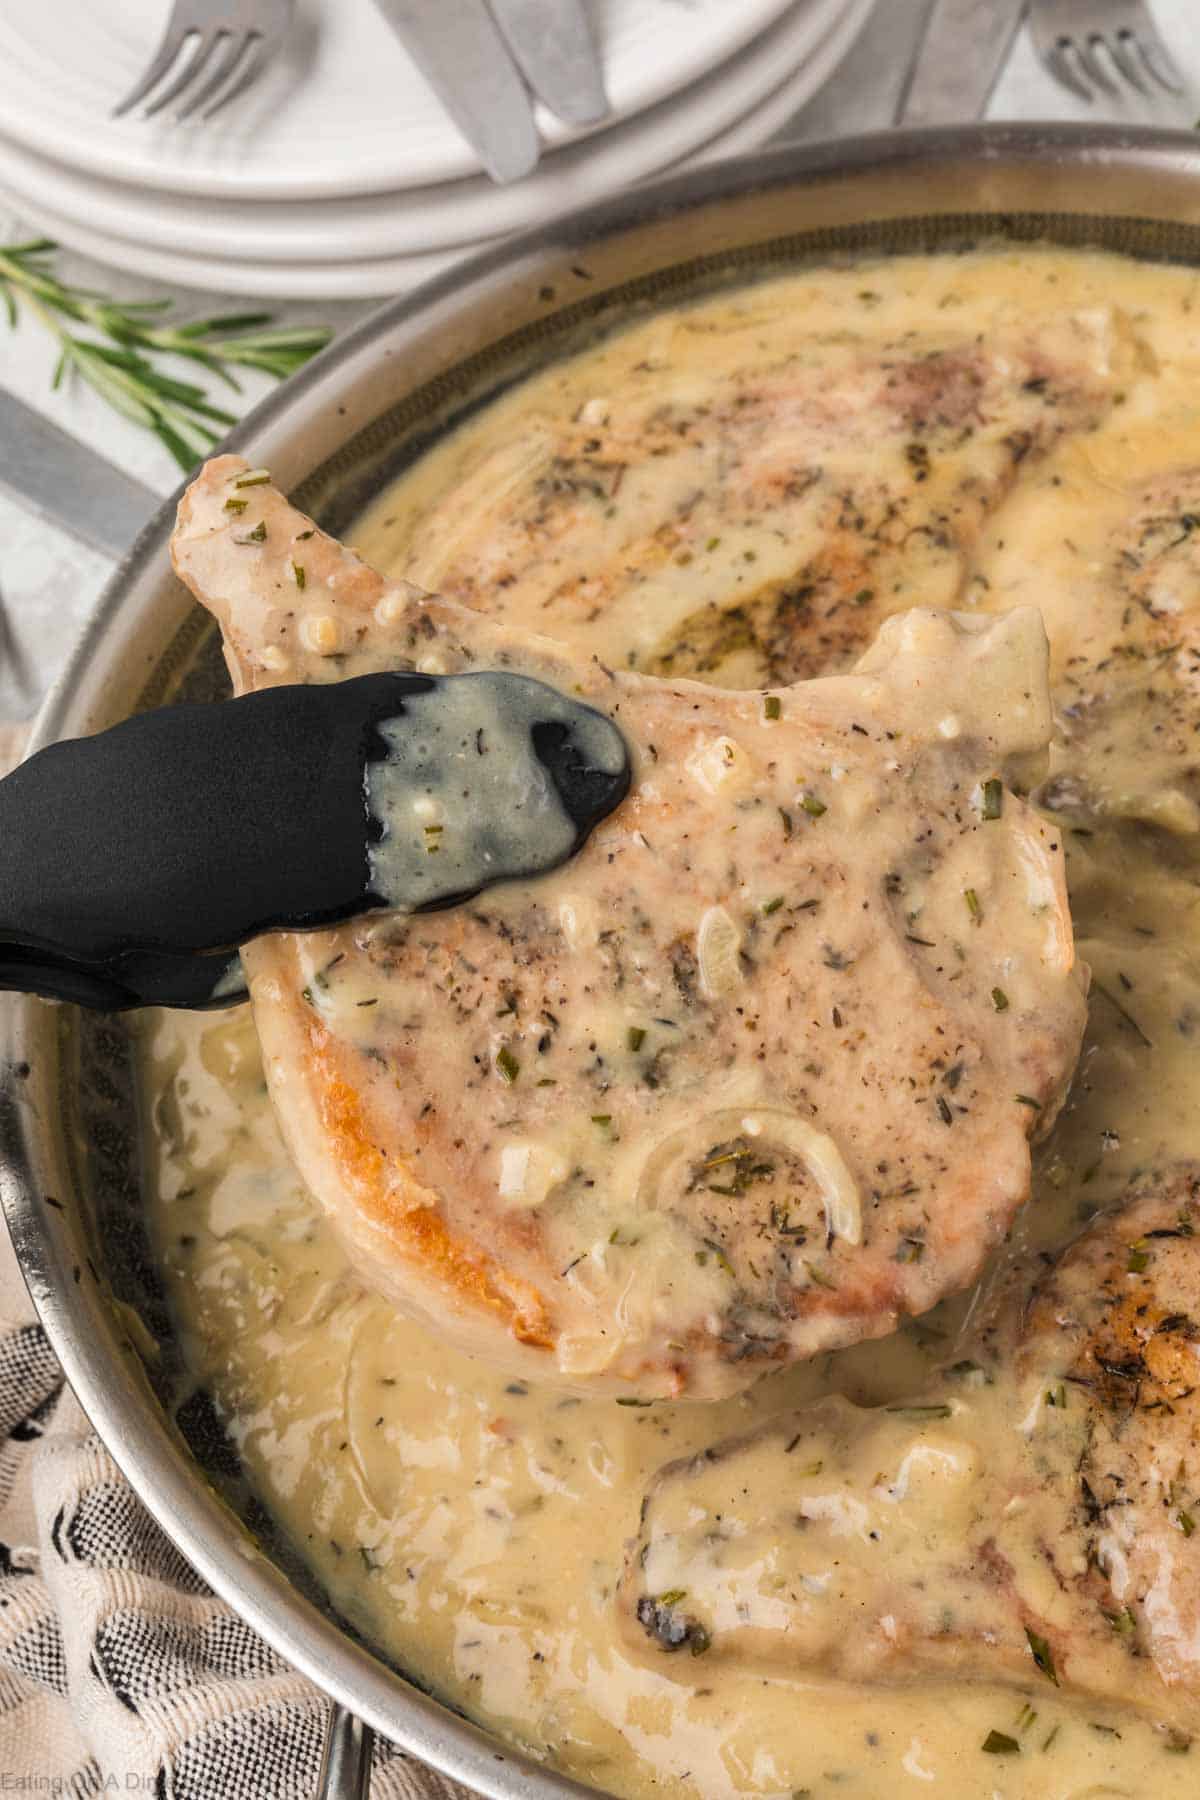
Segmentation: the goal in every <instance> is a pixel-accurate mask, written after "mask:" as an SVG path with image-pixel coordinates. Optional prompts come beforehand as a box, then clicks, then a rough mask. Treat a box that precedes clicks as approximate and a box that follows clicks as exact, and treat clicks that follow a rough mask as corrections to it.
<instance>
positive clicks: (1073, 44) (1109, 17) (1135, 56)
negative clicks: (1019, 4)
mask: <svg viewBox="0 0 1200 1800" xmlns="http://www.w3.org/2000/svg"><path fill="white" fill-rule="evenodd" d="M1029 26H1030V30H1031V31H1032V33H1033V42H1034V45H1035V47H1036V49H1037V53H1038V55H1039V56H1040V57H1041V59H1042V61H1043V63H1044V64H1045V65H1046V67H1047V69H1049V71H1050V73H1051V75H1053V77H1054V79H1055V80H1056V81H1058V82H1061V84H1062V86H1063V87H1066V88H1070V89H1071V92H1072V93H1075V94H1078V95H1079V96H1080V98H1081V99H1083V100H1094V99H1095V98H1096V97H1097V93H1098V92H1100V93H1105V94H1118V93H1120V92H1121V90H1122V88H1125V89H1129V88H1134V89H1136V91H1137V92H1138V93H1139V94H1144V95H1151V96H1152V95H1154V94H1156V93H1157V94H1159V95H1162V94H1164V93H1166V94H1179V95H1181V94H1183V93H1184V91H1185V87H1184V81H1183V77H1182V76H1181V75H1180V73H1179V70H1178V69H1177V68H1176V66H1175V63H1174V61H1173V60H1172V57H1171V52H1170V51H1169V50H1168V49H1167V46H1166V45H1165V44H1164V43H1163V41H1162V38H1161V37H1160V36H1159V35H1158V30H1157V27H1156V26H1155V23H1154V19H1153V17H1152V16H1151V12H1150V8H1149V7H1148V6H1147V5H1146V4H1145V0H1032V4H1031V7H1030V14H1029Z"/></svg>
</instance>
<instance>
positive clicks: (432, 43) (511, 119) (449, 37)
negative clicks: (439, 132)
mask: <svg viewBox="0 0 1200 1800" xmlns="http://www.w3.org/2000/svg"><path fill="white" fill-rule="evenodd" d="M375 4H376V6H377V7H378V8H379V10H380V12H381V13H382V14H383V16H384V18H385V19H386V20H387V22H388V24H389V25H390V26H391V27H392V30H393V31H394V32H395V33H396V36H397V37H398V38H399V39H400V42H401V43H402V44H403V45H404V48H405V49H406V50H407V51H408V54H409V55H410V56H411V57H412V59H413V61H414V62H415V63H416V65H417V67H418V69H419V70H420V71H421V74H422V75H423V76H424V77H425V80H426V81H427V82H428V83H429V85H430V87H431V88H432V89H433V91H434V93H435V94H436V95H437V97H438V99H439V100H440V101H441V103H442V105H443V106H444V107H445V109H446V111H447V112H448V113H449V115H450V117H451V118H452V119H453V121H454V123H455V124H456V125H457V126H458V129H459V130H460V131H461V132H462V134H463V136H464V137H465V138H466V140H467V142H468V143H469V144H470V145H471V147H472V149H474V150H475V151H477V153H478V155H479V156H480V158H481V160H482V162H483V166H484V168H485V169H486V170H487V172H488V174H489V175H490V176H491V178H492V180H493V181H497V182H506V181H519V180H520V179H521V177H522V176H523V175H528V174H529V173H530V171H531V170H532V169H534V168H536V166H537V160H538V154H539V150H540V144H539V141H538V134H537V127H536V125H535V124H534V120H533V107H532V105H531V103H530V99H529V95H528V93H527V92H526V89H525V83H524V82H523V81H522V80H521V76H520V74H519V72H518V70H517V66H516V64H515V63H514V62H513V59H512V57H511V56H510V55H509V53H508V50H507V48H506V47H505V43H504V39H503V38H502V37H501V36H500V32H499V29H498V27H497V25H496V21H495V20H494V19H493V17H492V15H491V13H490V12H489V11H488V9H487V7H486V5H485V4H484V0H432V3H431V0H375Z"/></svg>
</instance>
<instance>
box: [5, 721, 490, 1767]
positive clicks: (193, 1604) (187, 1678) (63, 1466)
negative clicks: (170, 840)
mask: <svg viewBox="0 0 1200 1800" xmlns="http://www.w3.org/2000/svg"><path fill="white" fill-rule="evenodd" d="M5 752H7V753H8V754H7V756H6V755H5ZM16 754H17V745H16V740H15V734H13V733H12V732H11V731H7V730H4V729H0V773H3V771H4V769H5V768H7V767H8V766H10V762H11V761H15V760H16ZM327 1714H328V1703H327V1702H326V1701H325V1700H324V1699H322V1697H321V1695H320V1694H319V1693H318V1691H317V1689H316V1688H314V1687H313V1686H312V1684H311V1683H310V1682H308V1681H306V1680H304V1679H303V1677H302V1676H300V1675H298V1674H296V1673H295V1671H294V1670H292V1669H291V1668H289V1667H288V1665H287V1663H285V1662H284V1660H283V1658H282V1657H280V1656H277V1655H276V1654H275V1652H274V1651H273V1650H271V1649H270V1648H269V1647H268V1646H267V1645H266V1644H265V1643H263V1641H262V1639H261V1638H260V1637H258V1636H257V1635H256V1634H255V1633H254V1632H253V1631H251V1629H250V1627H249V1626H248V1625H245V1624H243V1622H242V1621H241V1620H240V1619H239V1618H238V1617H237V1615H236V1613H233V1612H231V1611H230V1609H229V1608H228V1607H227V1606H226V1605H225V1604H224V1603H223V1602H222V1601H220V1600H218V1599H217V1598H216V1597H215V1596H214V1595H213V1594H212V1592H211V1591H210V1590H209V1589H208V1588H207V1587H206V1586H205V1585H204V1583H203V1582H202V1581H201V1580H200V1578H199V1576H198V1575H197V1574H196V1573H195V1571H194V1570H193V1569H191V1568H190V1567H189V1566H188V1564H187V1563H186V1562H185V1561H184V1559H183V1557H182V1556H181V1555H180V1554H179V1552H178V1551H177V1550H176V1549H175V1548H174V1547H173V1545H172V1544H171V1543H170V1542H169V1541H168V1540H167V1538H165V1537H164V1536H163V1534H162V1532H161V1531H160V1530H159V1529H158V1527H157V1526H156V1525H155V1523H154V1522H153V1520H152V1519H151V1518H150V1517H149V1515H148V1514H147V1513H146V1511H145V1509H144V1508H143V1507H142V1506H141V1504H140V1503H139V1501H138V1500H137V1498H136V1497H135V1495H134V1493H133V1490H132V1489H131V1488H130V1486H129V1484H128V1482H127V1481H126V1480H125V1479H124V1477H123V1476H122V1475H121V1473H120V1471H119V1470H118V1468H117V1466H116V1464H115V1463H114V1462H113V1460H112V1458H111V1457H110V1456H109V1455H108V1453H107V1451H106V1450H105V1449H104V1447H103V1445H102V1444H101V1443H100V1441H99V1439H98V1438H97V1437H96V1435H95V1433H94V1432H93V1431H92V1430H91V1428H90V1426H89V1425H88V1422H87V1420H86V1418H85V1417H84V1415H83V1413H82V1411H81V1410H80V1408H79V1406H78V1404H77V1402H76V1401H75V1399H74V1396H73V1395H72V1394H71V1392H70V1390H69V1389H67V1388H66V1386H65V1384H64V1382H63V1377H62V1372H61V1370H60V1369H59V1367H58V1364H57V1362H56V1361H55V1359H54V1355H53V1352H52V1351H51V1349H50V1346H49V1344H48V1342H47V1341H46V1337H45V1334H44V1332H43V1331H42V1328H41V1326H40V1325H39V1324H38V1323H37V1321H36V1319H35V1316H34V1313H33V1308H32V1306H31V1304H30V1302H29V1298H28V1295H27V1294H26V1292H25V1286H24V1283H23V1281H22V1279H21V1274H20V1271H19V1269H18V1267H17V1263H16V1259H15V1257H14V1255H13V1252H12V1249H11V1247H10V1245H9V1243H8V1239H7V1236H6V1235H5V1233H4V1232H3V1229H2V1228H0V1800H4V1797H5V1796H7V1795H22V1794H27V1795H37V1796H40V1795H60V1794H64V1795H65V1794H78V1795H89V1794H110V1793H111V1794H141V1795H147V1796H153V1800H310V1796H312V1795H314V1794H315V1792H316V1783H317V1775H318V1770H319V1766H320V1755H321V1742H322V1736H323V1732H324V1726H325V1720H326V1717H327ZM371 1794H372V1800H467V1795H466V1790H465V1789H463V1788H459V1787H456V1786H455V1785H454V1784H453V1783H451V1782H447V1781H444V1780H442V1778H441V1777H440V1776H437V1775H434V1774H432V1773H431V1772H430V1771H429V1770H427V1769H425V1768H424V1767H423V1766H422V1765H420V1764H418V1763H415V1762H412V1761H410V1760H409V1759H408V1758H407V1757H405V1756H403V1755H402V1754H401V1753H400V1752H399V1751H398V1750H395V1749H394V1748H393V1747H392V1746H391V1745H379V1744H377V1745H376V1750H375V1763H374V1768H373V1771H372V1781H371Z"/></svg>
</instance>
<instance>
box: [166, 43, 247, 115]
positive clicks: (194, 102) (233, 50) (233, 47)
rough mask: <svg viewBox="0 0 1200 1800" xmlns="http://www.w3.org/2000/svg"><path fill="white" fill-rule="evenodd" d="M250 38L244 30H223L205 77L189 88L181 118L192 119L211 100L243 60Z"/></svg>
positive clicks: (181, 108) (179, 113) (180, 110)
mask: <svg viewBox="0 0 1200 1800" xmlns="http://www.w3.org/2000/svg"><path fill="white" fill-rule="evenodd" d="M248 42H249V38H248V36H247V34H246V33H244V32H238V33H235V32H221V33H219V34H218V37H217V41H216V46H215V48H216V54H215V55H214V57H213V59H212V65H211V67H210V70H209V72H208V74H207V75H206V77H205V79H204V80H203V81H202V82H200V84H199V85H198V86H197V85H196V84H195V83H193V84H192V85H191V87H190V88H189V89H188V95H187V105H186V106H182V107H180V109H179V112H178V114H177V115H176V116H177V117H178V118H180V119H190V118H191V116H192V114H193V113H194V112H198V111H199V110H200V108H201V107H202V106H205V105H206V104H207V103H208V101H210V100H211V99H212V97H213V95H214V94H215V93H216V92H217V89H218V88H219V87H220V86H221V84H222V82H224V81H225V80H227V79H228V77H229V76H230V75H232V74H233V72H234V70H235V69H236V68H237V66H238V64H239V63H240V62H241V60H242V57H243V55H244V54H245V50H246V45H247V43H248Z"/></svg>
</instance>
